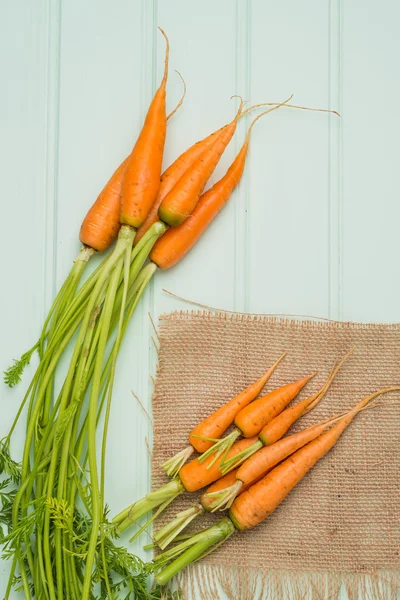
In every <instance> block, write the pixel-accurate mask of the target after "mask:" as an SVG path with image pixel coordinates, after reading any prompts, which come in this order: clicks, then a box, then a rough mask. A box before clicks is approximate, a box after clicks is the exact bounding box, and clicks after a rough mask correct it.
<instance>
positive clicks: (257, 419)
mask: <svg viewBox="0 0 400 600" xmlns="http://www.w3.org/2000/svg"><path fill="white" fill-rule="evenodd" d="M314 376H315V373H312V374H311V375H308V376H307V377H302V378H301V379H298V380H297V381H294V382H293V383H288V384H286V385H283V386H282V387H280V388H278V389H276V390H273V391H272V392H270V393H269V394H267V395H266V396H263V397H262V398H258V399H257V400H255V401H254V402H253V403H252V404H250V405H249V406H246V407H245V408H244V409H243V410H241V411H240V413H239V414H238V415H237V417H236V418H235V425H236V427H238V428H239V429H240V431H241V433H242V435H243V436H244V437H252V436H253V435H258V434H259V433H260V431H261V430H262V428H263V427H264V426H265V425H266V424H267V423H269V422H270V421H272V419H273V418H274V417H276V416H277V415H279V413H281V412H282V411H283V409H284V408H286V406H287V405H288V404H289V402H291V401H292V400H293V398H295V397H296V396H297V394H298V393H299V392H300V390H301V389H302V388H303V387H304V386H305V385H306V383H308V382H309V381H310V379H311V378H312V377H314Z"/></svg>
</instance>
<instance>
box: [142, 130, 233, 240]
mask: <svg viewBox="0 0 400 600" xmlns="http://www.w3.org/2000/svg"><path fill="white" fill-rule="evenodd" d="M221 130H222V128H221V129H218V130H217V131H214V132H213V133H211V134H210V135H208V136H207V137H206V138H204V139H203V140H200V141H199V142H196V144H193V146H190V148H188V149H187V150H186V151H185V152H183V153H182V154H181V155H180V156H178V158H177V159H176V160H175V161H174V162H173V163H172V164H171V165H170V166H169V167H168V169H166V170H165V171H164V173H163V174H162V175H161V179H160V187H159V189H158V193H157V196H156V199H155V200H154V203H153V205H152V207H151V209H150V211H149V213H148V215H147V217H146V219H145V220H144V222H143V223H142V225H141V226H140V227H139V229H138V230H137V232H136V236H135V244H137V243H138V242H139V240H140V239H141V238H142V237H143V235H144V234H145V233H146V231H148V229H149V228H150V227H151V226H152V225H153V223H156V222H157V221H159V219H160V218H159V216H158V208H159V206H160V204H161V202H162V201H163V199H164V198H165V196H166V195H167V194H168V193H169V192H170V191H171V190H172V188H173V187H174V185H175V184H176V183H177V182H178V181H179V179H180V178H181V177H182V175H183V174H184V173H185V172H186V171H187V170H188V169H189V168H190V167H192V166H193V163H194V162H195V161H196V160H197V159H198V158H199V156H201V154H203V152H204V150H205V149H206V148H210V147H211V146H212V145H213V143H214V142H215V140H216V138H217V137H218V135H219V134H220V133H221Z"/></svg>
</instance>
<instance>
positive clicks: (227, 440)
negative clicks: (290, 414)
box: [198, 373, 315, 473]
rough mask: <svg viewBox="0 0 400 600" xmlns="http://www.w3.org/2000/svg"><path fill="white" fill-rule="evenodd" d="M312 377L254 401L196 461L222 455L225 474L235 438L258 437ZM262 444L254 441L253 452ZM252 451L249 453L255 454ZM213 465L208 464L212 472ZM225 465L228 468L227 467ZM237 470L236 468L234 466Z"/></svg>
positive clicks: (228, 467)
mask: <svg viewBox="0 0 400 600" xmlns="http://www.w3.org/2000/svg"><path fill="white" fill-rule="evenodd" d="M314 375H315V373H313V374H312V375H309V376H308V377H303V378H302V379H299V380H298V381H295V382H293V383H288V384H286V385H284V386H282V387H280V388H278V389H276V390H273V391H272V392H270V393H269V394H267V395H266V396H262V397H261V398H258V399H257V400H254V402H252V403H251V404H249V405H248V406H246V407H245V408H243V409H242V410H241V411H240V412H239V413H238V414H237V415H236V417H235V425H236V427H235V429H234V430H233V431H232V432H231V433H229V434H228V435H227V436H225V437H224V438H222V439H219V440H214V442H215V443H214V444H213V446H211V448H209V449H208V450H206V451H205V452H204V453H203V454H202V455H201V456H200V457H199V458H198V460H199V461H200V462H203V461H205V460H207V459H208V458H209V457H210V456H211V455H212V454H213V455H214V459H213V460H214V461H215V460H217V458H220V456H221V455H222V457H223V460H222V464H221V470H222V471H223V473H226V472H227V471H228V470H230V469H231V468H233V465H232V463H233V462H234V460H233V459H232V458H231V459H230V458H229V456H227V452H228V450H229V448H230V447H231V446H232V444H233V442H234V441H235V440H237V438H238V437H240V436H241V435H243V437H245V438H248V437H253V436H255V435H257V434H258V433H260V431H261V429H262V428H263V427H264V425H265V424H266V423H268V422H269V421H271V420H272V419H273V418H274V417H275V416H276V415H278V414H279V413H280V412H282V410H283V409H284V408H285V406H287V405H288V404H289V402H291V401H292V400H293V398H294V397H295V396H297V394H298V393H299V392H300V390H301V389H302V388H303V387H304V386H305V385H306V383H307V382H308V381H309V380H310V379H311V378H312V377H314ZM260 443H261V442H259V440H257V442H256V444H255V446H254V448H256V449H257V448H258V445H259V444H260ZM254 448H252V449H251V451H252V453H253V452H254V451H255V450H254ZM212 465H213V461H211V462H210V463H209V467H208V468H211V467H212ZM227 465H228V466H227ZM235 466H236V465H235Z"/></svg>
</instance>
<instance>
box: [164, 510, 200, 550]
mask: <svg viewBox="0 0 400 600" xmlns="http://www.w3.org/2000/svg"><path fill="white" fill-rule="evenodd" d="M204 510H205V509H204V508H203V506H202V505H201V504H195V505H194V506H191V507H190V508H187V509H186V510H182V511H181V512H179V513H177V514H176V515H175V517H174V518H173V519H172V520H171V521H169V523H167V524H166V525H164V527H161V529H159V530H158V531H156V533H155V534H154V535H153V539H154V541H155V542H156V544H157V545H158V547H159V548H161V550H164V549H165V548H166V547H167V546H169V544H170V543H171V542H172V541H173V540H175V539H176V538H177V536H178V535H179V534H180V533H181V531H183V530H184V529H186V527H187V526H188V525H189V524H190V523H191V522H192V521H193V520H194V519H196V518H197V517H198V516H199V515H201V514H202V513H204Z"/></svg>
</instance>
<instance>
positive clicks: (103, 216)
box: [79, 157, 129, 252]
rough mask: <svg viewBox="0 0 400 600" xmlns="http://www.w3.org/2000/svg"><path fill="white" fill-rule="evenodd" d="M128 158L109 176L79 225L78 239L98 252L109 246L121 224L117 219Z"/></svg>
mask: <svg viewBox="0 0 400 600" xmlns="http://www.w3.org/2000/svg"><path fill="white" fill-rule="evenodd" d="M128 158H129V157H128ZM128 158H126V159H125V160H124V161H123V162H122V163H121V164H120V165H119V167H118V169H117V170H116V171H115V173H114V174H113V175H112V176H111V178H110V180H109V181H108V183H107V184H106V185H105V187H104V189H103V191H102V192H100V194H99V196H98V197H97V200H96V201H95V202H94V204H93V205H92V206H91V207H90V209H89V211H88V213H87V215H86V217H85V218H84V220H83V222H82V225H81V230H80V233H79V239H80V241H81V242H82V244H85V245H86V246H90V247H91V248H94V249H95V250H97V251H98V252H103V250H106V249H107V248H108V247H109V245H110V244H111V242H112V241H113V240H114V239H115V238H116V237H117V234H118V231H119V228H120V226H121V223H120V220H119V214H120V210H121V189H122V181H123V178H124V175H125V171H126V167H127V164H128Z"/></svg>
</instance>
